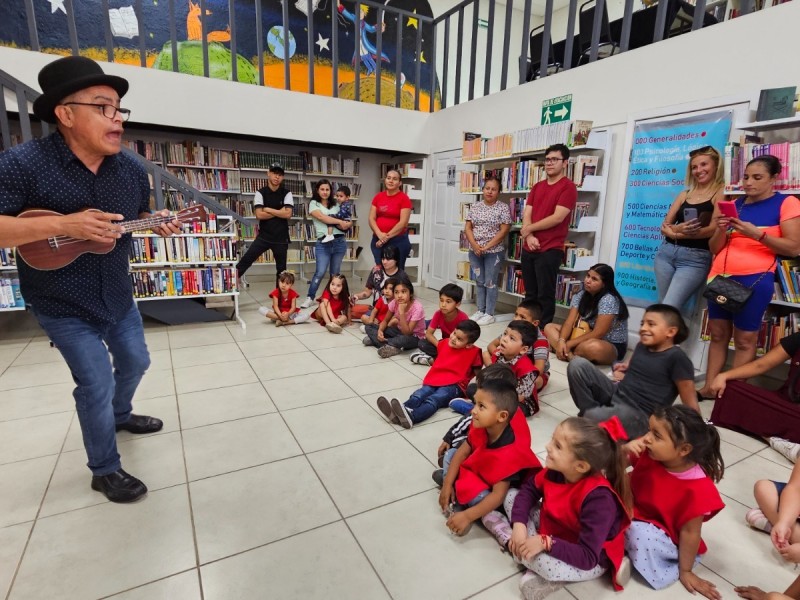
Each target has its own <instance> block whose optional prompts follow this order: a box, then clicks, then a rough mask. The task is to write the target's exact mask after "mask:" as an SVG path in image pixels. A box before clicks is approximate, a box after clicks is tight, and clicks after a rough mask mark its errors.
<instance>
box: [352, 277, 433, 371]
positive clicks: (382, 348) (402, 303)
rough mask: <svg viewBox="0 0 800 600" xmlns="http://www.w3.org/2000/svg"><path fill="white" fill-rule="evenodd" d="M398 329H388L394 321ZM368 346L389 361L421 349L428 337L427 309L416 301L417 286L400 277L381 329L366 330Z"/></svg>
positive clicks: (365, 342)
mask: <svg viewBox="0 0 800 600" xmlns="http://www.w3.org/2000/svg"><path fill="white" fill-rule="evenodd" d="M395 317H396V318H397V322H396V325H392V326H389V324H390V323H392V322H393V319H394V318H395ZM366 332H367V335H366V337H365V338H364V339H363V343H364V345H365V346H377V347H378V356H380V357H381V358H389V357H392V356H397V355H398V354H400V353H401V352H403V350H413V349H415V348H418V347H419V341H420V339H422V338H423V337H425V308H424V307H423V306H422V303H421V302H420V301H419V300H417V299H416V298H414V286H413V284H412V283H411V281H410V280H409V279H408V277H400V278H398V280H397V283H396V284H395V285H394V299H393V300H392V301H391V302H390V303H389V311H388V312H387V313H386V317H385V318H384V319H383V321H382V322H381V324H380V325H378V326H376V325H375V324H374V323H373V324H372V325H367V326H366Z"/></svg>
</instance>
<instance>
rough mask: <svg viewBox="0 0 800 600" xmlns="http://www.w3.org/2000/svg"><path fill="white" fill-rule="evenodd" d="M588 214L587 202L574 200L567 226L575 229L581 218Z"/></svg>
mask: <svg viewBox="0 0 800 600" xmlns="http://www.w3.org/2000/svg"><path fill="white" fill-rule="evenodd" d="M588 214H589V203H588V202H576V203H575V208H574V209H572V213H570V217H569V228H570V229H577V228H578V225H580V222H581V219H582V218H583V217H585V216H587V215H588Z"/></svg>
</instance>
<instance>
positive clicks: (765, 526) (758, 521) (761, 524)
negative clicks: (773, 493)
mask: <svg viewBox="0 0 800 600" xmlns="http://www.w3.org/2000/svg"><path fill="white" fill-rule="evenodd" d="M744 520H745V522H746V523H747V524H748V525H750V527H752V528H753V529H758V530H759V531H763V532H764V533H770V532H771V531H772V523H770V522H769V519H767V517H766V515H765V514H764V513H763V512H761V509H760V508H751V509H750V510H748V511H747V513H746V514H745V515H744Z"/></svg>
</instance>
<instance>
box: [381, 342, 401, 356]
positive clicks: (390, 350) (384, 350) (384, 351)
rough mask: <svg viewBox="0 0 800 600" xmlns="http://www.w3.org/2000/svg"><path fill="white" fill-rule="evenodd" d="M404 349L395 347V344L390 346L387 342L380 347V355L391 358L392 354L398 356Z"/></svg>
mask: <svg viewBox="0 0 800 600" xmlns="http://www.w3.org/2000/svg"><path fill="white" fill-rule="evenodd" d="M402 352H403V351H402V350H401V349H400V348H395V347H394V346H390V345H389V344H386V345H385V346H381V347H380V348H378V356H380V357H381V358H391V357H392V356H397V355H398V354H400V353H402Z"/></svg>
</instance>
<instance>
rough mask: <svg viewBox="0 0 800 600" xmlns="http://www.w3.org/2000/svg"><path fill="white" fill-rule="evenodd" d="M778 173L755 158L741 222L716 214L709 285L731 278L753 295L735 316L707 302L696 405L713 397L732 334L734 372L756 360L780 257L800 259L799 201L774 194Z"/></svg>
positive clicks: (740, 206)
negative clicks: (702, 379) (707, 337)
mask: <svg viewBox="0 0 800 600" xmlns="http://www.w3.org/2000/svg"><path fill="white" fill-rule="evenodd" d="M780 173H781V163H780V161H779V160H778V159H777V158H776V157H774V156H772V155H770V154H765V155H763V156H759V157H757V158H754V159H753V160H751V161H750V162H749V163H747V168H746V169H745V172H744V176H743V177H742V187H743V189H744V194H745V195H744V198H742V199H738V200H736V209H737V211H738V213H739V216H738V218H729V217H723V216H722V215H721V214H720V211H719V207H717V208H715V209H714V216H715V217H716V220H717V224H718V226H719V227H718V229H717V230H716V231H715V232H714V235H713V236H712V237H711V239H710V240H709V248H710V250H711V252H713V253H714V254H715V257H714V262H713V264H712V265H711V272H710V273H709V274H708V280H709V281H711V280H712V279H713V278H714V277H716V276H717V275H722V274H724V275H726V276H728V275H729V276H730V278H731V279H732V280H735V281H738V282H739V283H741V284H742V285H744V286H745V287H748V288H750V289H752V292H753V293H752V295H751V296H750V299H749V300H748V301H747V303H746V304H745V306H744V308H743V309H742V310H741V311H740V312H738V313H737V314H735V315H734V314H732V313H730V312H729V311H727V310H725V309H724V308H723V307H722V306H720V305H718V304H715V303H714V302H709V303H708V325H709V330H710V333H711V343H710V344H709V346H708V371H707V373H706V383H705V385H704V386H703V388H702V389H700V390H698V392H697V395H698V400H701V399H702V398H709V397H711V382H712V381H713V380H714V378H715V377H716V376H717V375H719V373H720V371H721V370H722V367H723V366H725V360H726V358H727V355H728V343H729V342H730V339H731V335H733V342H734V347H735V353H734V356H733V366H734V368H735V367H738V366H741V365H743V364H746V363H749V362H750V361H752V360H753V359H754V358H755V357H756V342H757V339H758V330H759V328H760V327H761V320H762V318H763V316H764V312H765V311H766V309H767V306H769V303H770V302H771V301H772V294H773V292H774V281H775V276H774V273H775V267H776V257H777V256H795V255H797V254H800V219H798V217H800V200H798V199H797V198H795V197H794V196H785V195H783V194H779V193H776V192H775V189H774V187H775V179H776V178H777V176H778V175H780Z"/></svg>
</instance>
